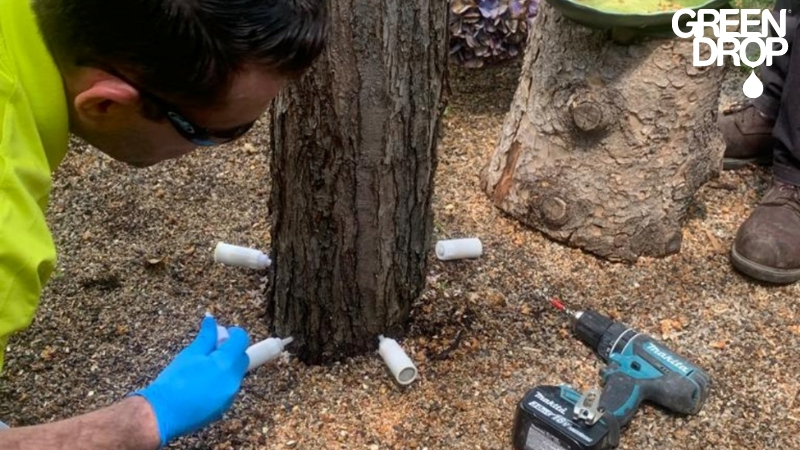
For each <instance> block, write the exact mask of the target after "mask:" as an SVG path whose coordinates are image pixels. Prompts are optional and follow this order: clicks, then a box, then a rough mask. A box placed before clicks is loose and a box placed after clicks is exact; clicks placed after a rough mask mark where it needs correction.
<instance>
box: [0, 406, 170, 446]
mask: <svg viewBox="0 0 800 450" xmlns="http://www.w3.org/2000/svg"><path fill="white" fill-rule="evenodd" d="M159 443H160V437H159V434H158V425H157V423H156V417H155V414H154V413H153V408H151V407H150V404H149V403H148V402H147V400H145V399H144V398H142V397H131V398H127V399H125V400H123V401H121V402H119V403H116V404H114V405H111V406H109V407H107V408H103V409H100V410H97V411H94V412H91V413H89V414H86V415H83V416H78V417H73V418H71V419H67V420H62V421H59V422H54V423H50V424H46V425H36V426H30V427H24V428H11V429H8V430H4V431H0V447H2V448H3V449H4V450H111V449H114V450H156V449H158V447H159Z"/></svg>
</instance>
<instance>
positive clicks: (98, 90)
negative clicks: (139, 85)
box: [74, 75, 139, 123]
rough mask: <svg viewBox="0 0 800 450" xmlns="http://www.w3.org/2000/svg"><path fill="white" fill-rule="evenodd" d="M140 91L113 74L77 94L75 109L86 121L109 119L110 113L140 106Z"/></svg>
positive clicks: (97, 121) (96, 81)
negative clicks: (116, 109)
mask: <svg viewBox="0 0 800 450" xmlns="http://www.w3.org/2000/svg"><path fill="white" fill-rule="evenodd" d="M138 102H139V92H138V91H137V90H136V89H135V88H134V87H132V86H131V85H129V84H128V83H125V82H124V81H122V80H120V79H118V78H114V77H112V76H110V75H109V76H107V77H103V78H102V79H97V80H94V81H93V82H92V83H91V84H90V85H88V86H87V87H86V88H84V90H82V91H81V92H80V93H78V95H76V96H75V102H74V103H75V111H76V112H77V113H78V115H79V116H80V117H81V118H82V119H83V120H84V121H86V122H90V123H99V122H104V121H107V120H108V119H109V113H110V112H115V111H114V109H115V108H119V107H121V109H120V111H122V110H125V109H129V108H131V107H136V108H138V106H137V104H138Z"/></svg>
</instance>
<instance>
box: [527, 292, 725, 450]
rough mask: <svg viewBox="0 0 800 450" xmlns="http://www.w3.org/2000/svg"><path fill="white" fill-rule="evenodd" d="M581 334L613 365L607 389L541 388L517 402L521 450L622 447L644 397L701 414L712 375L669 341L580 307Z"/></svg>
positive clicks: (607, 371)
mask: <svg viewBox="0 0 800 450" xmlns="http://www.w3.org/2000/svg"><path fill="white" fill-rule="evenodd" d="M552 302H553V305H554V306H556V308H558V309H559V310H561V311H564V312H566V313H567V314H569V315H570V316H571V317H572V318H573V319H574V324H573V331H574V333H575V334H576V335H577V337H578V338H579V339H580V340H582V341H583V342H585V343H586V344H588V345H590V346H591V347H592V348H593V349H595V350H596V351H597V353H598V355H599V356H600V358H601V359H602V360H603V361H604V362H606V363H607V365H606V367H604V368H603V369H601V370H600V376H601V377H602V380H603V390H602V391H601V392H600V391H598V390H596V389H592V390H590V391H588V392H586V393H584V394H583V395H581V394H580V393H578V392H577V391H575V390H574V389H572V388H571V387H569V386H537V387H536V388H534V389H531V390H530V391H528V393H527V394H526V395H525V397H524V398H523V399H522V400H521V401H520V402H519V404H518V405H517V411H516V417H515V419H514V431H513V435H512V441H513V444H514V448H515V449H516V450H559V449H569V450H603V449H610V448H614V447H617V446H618V445H619V435H620V430H621V429H622V428H624V427H625V426H626V425H627V424H628V423H629V422H630V421H631V419H632V418H633V416H634V415H635V414H636V410H637V409H638V408H639V405H640V404H641V402H642V401H651V402H653V403H656V404H658V405H661V406H663V407H664V408H666V409H669V410H671V411H673V412H676V413H679V414H697V413H698V412H699V411H700V409H702V407H703V405H704V404H705V401H706V398H707V397H708V390H709V388H710V384H711V379H710V377H709V376H708V374H707V373H706V372H705V371H703V370H702V369H700V368H698V367H697V366H695V365H693V364H692V363H690V362H689V361H688V360H686V359H685V358H683V357H681V356H679V355H677V354H675V353H673V352H672V351H670V350H669V349H667V347H666V346H664V344H662V343H661V342H658V341H656V340H655V339H653V338H651V337H650V336H647V335H645V334H642V333H639V332H638V331H636V330H634V329H631V328H629V327H627V326H625V325H623V324H621V323H619V322H615V321H613V320H611V319H609V318H607V317H605V316H603V315H601V314H598V313H597V312H594V311H591V310H587V311H583V312H572V311H570V310H568V309H566V308H565V307H564V305H563V304H561V302H560V301H558V300H553V301H552Z"/></svg>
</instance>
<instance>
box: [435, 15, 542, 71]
mask: <svg viewBox="0 0 800 450" xmlns="http://www.w3.org/2000/svg"><path fill="white" fill-rule="evenodd" d="M448 1H449V2H450V13H451V15H450V55H451V57H452V59H453V60H454V61H455V62H456V63H459V64H461V65H463V66H466V67H481V66H483V65H484V64H486V63H489V64H491V63H494V62H500V61H503V60H507V59H509V58H515V57H517V56H518V55H519V54H520V53H522V51H523V49H524V45H525V41H526V37H527V34H528V31H529V30H530V28H531V25H532V24H533V21H534V19H535V17H536V15H537V14H538V12H539V1H541V0H448Z"/></svg>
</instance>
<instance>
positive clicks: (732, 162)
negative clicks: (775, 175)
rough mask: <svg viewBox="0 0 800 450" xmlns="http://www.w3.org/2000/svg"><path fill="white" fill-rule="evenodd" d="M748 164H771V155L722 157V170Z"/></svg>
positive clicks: (737, 168) (740, 167)
mask: <svg viewBox="0 0 800 450" xmlns="http://www.w3.org/2000/svg"><path fill="white" fill-rule="evenodd" d="M750 164H757V165H759V166H771V165H772V157H762V158H750V159H734V158H722V170H739V169H742V168H744V167H747V166H749V165H750Z"/></svg>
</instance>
